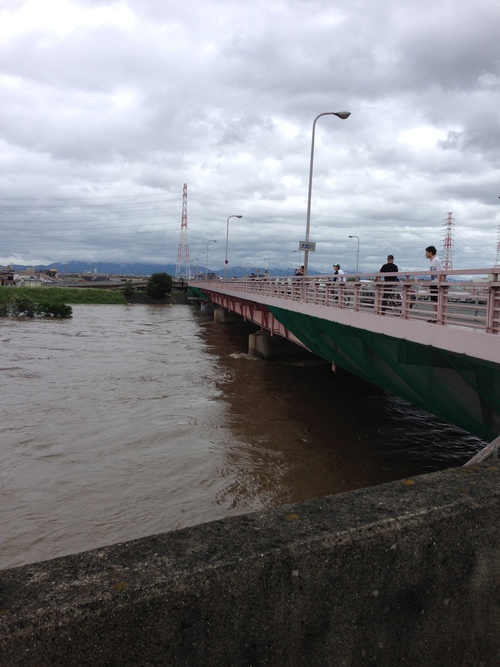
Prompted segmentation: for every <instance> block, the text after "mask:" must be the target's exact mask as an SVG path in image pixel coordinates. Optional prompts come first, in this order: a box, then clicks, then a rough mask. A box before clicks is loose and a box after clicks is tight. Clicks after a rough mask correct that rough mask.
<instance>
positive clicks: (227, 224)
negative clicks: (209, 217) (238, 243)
mask: <svg viewBox="0 0 500 667" xmlns="http://www.w3.org/2000/svg"><path fill="white" fill-rule="evenodd" d="M242 217H243V216H242V215H230V216H229V218H228V219H227V223H226V261H225V262H224V280H226V271H227V243H228V239H229V220H230V219H231V218H242Z"/></svg>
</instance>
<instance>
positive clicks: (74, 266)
mask: <svg viewBox="0 0 500 667" xmlns="http://www.w3.org/2000/svg"><path fill="white" fill-rule="evenodd" d="M33 266H34V268H35V270H36V271H46V270H47V269H57V270H58V272H59V273H85V272H90V273H99V274H104V275H129V276H150V275H151V274H152V273H163V272H165V273H168V274H169V275H171V276H175V272H176V268H177V267H176V265H175V264H147V263H141V262H137V263H130V264H125V263H124V264H119V263H116V262H80V261H77V260H71V261H70V262H52V264H36V265H33V264H28V265H21V264H14V270H15V271H23V270H24V269H28V268H31V267H33ZM195 270H196V267H193V273H194V271H195ZM208 270H209V272H210V273H215V274H216V275H219V276H223V275H224V268H221V269H211V268H209V269H208ZM253 270H254V271H255V269H253ZM199 272H200V277H201V276H202V275H204V273H205V267H204V266H201V265H200V266H199ZM248 274H249V269H248V267H247V268H243V267H241V266H233V267H231V268H228V269H227V276H228V277H233V276H236V277H237V278H242V277H243V276H246V275H248ZM263 274H264V271H263V270H262V269H261V271H260V275H263ZM286 274H287V270H286V269H279V268H276V269H271V276H284V275H286Z"/></svg>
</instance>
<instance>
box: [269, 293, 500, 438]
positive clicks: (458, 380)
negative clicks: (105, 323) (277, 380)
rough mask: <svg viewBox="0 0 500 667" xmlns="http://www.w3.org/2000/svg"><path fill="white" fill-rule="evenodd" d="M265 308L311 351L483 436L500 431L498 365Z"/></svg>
mask: <svg viewBox="0 0 500 667" xmlns="http://www.w3.org/2000/svg"><path fill="white" fill-rule="evenodd" d="M269 309H270V310H271V312H272V313H273V314H274V316H275V318H276V319H278V320H279V321H280V322H281V323H282V324H283V325H284V326H285V327H286V328H287V329H288V330H289V331H291V332H292V333H293V334H294V335H295V336H296V337H297V338H299V340H301V341H302V343H303V344H304V345H305V346H306V347H307V348H308V349H309V350H311V352H313V353H314V354H316V355H317V356H319V357H322V358H323V359H327V360H328V361H331V362H332V364H335V365H337V366H340V367H342V368H344V369H345V370H347V371H349V372H350V373H353V374H354V375H357V376H359V377H362V378H363V379H365V380H368V381H369V382H372V383H373V384H376V385H377V386H379V387H382V388H383V389H386V390H387V391H389V392H390V393H391V394H395V395H396V396H400V397H401V398H405V399H406V400H408V401H409V402H410V403H413V404H414V405H417V406H419V407H421V408H423V409H425V410H427V411H428V412H431V413H432V414H435V415H437V416H439V417H441V418H443V419H445V420H446V421H449V422H451V423H452V424H456V425H457V426H460V427H461V428H464V429H465V430H467V431H469V432H471V433H473V434H474V435H476V436H478V437H480V438H483V439H485V440H493V439H494V438H496V437H497V436H498V434H499V433H500V364H492V363H490V362H486V361H483V360H480V359H474V358H471V357H469V356H465V355H462V354H455V353H453V352H449V351H446V350H438V349H436V348H433V347H430V346H428V345H420V344H418V343H414V342H411V341H408V340H405V339H400V338H391V337H390V336H387V335H386V334H378V333H375V332H372V331H367V330H365V329H359V328H356V327H351V326H346V325H344V324H339V323H337V322H332V321H329V320H323V319H320V318H316V317H311V316H310V315H304V314H301V313H297V312H291V311H289V310H284V309H282V308H276V307H274V306H270V307H269Z"/></svg>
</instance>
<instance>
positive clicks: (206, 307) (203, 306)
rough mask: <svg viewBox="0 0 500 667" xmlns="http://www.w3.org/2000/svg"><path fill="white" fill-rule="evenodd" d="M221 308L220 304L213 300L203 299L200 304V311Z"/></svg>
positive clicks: (209, 311) (210, 311)
mask: <svg viewBox="0 0 500 667" xmlns="http://www.w3.org/2000/svg"><path fill="white" fill-rule="evenodd" d="M216 310H219V306H218V305H217V304H216V303H214V302H213V301H202V302H201V304H200V311H201V312H202V313H213V312H215V311H216Z"/></svg>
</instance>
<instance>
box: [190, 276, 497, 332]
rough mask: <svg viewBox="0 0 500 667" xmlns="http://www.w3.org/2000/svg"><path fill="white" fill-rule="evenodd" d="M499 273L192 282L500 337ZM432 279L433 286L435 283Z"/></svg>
mask: <svg viewBox="0 0 500 667" xmlns="http://www.w3.org/2000/svg"><path fill="white" fill-rule="evenodd" d="M499 274H500V267H496V268H494V269H465V270H463V269H462V270H453V271H446V272H445V271H438V272H434V273H432V274H431V273H430V272H422V271H418V272H409V273H408V272H400V273H394V274H391V276H397V277H398V278H399V282H386V281H384V279H383V276H384V275H387V274H380V273H376V274H360V275H359V276H357V277H355V276H350V275H348V274H345V275H344V276H343V280H342V281H338V280H337V281H335V280H334V278H335V276H333V275H329V276H308V277H307V278H300V277H277V278H274V277H272V278H270V277H263V278H259V277H257V278H231V279H228V280H226V281H224V280H219V279H213V280H208V281H207V280H198V281H190V284H192V285H193V286H197V287H200V288H202V287H206V288H208V289H211V290H214V291H218V292H231V293H233V292H240V293H241V292H242V293H247V294H249V295H252V294H253V295H257V294H258V295H260V296H261V297H273V299H276V298H278V299H283V300H284V301H290V300H292V301H300V302H302V303H307V304H315V305H318V306H325V307H328V308H339V309H346V310H354V311H358V312H363V313H372V314H373V315H379V316H381V315H384V316H389V317H400V318H403V319H407V320H420V321H423V322H431V323H432V324H437V325H441V326H444V325H452V326H459V327H463V328H469V329H473V330H476V331H484V332H486V333H492V334H498V333H499V331H500V281H499ZM431 278H432V280H431Z"/></svg>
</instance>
